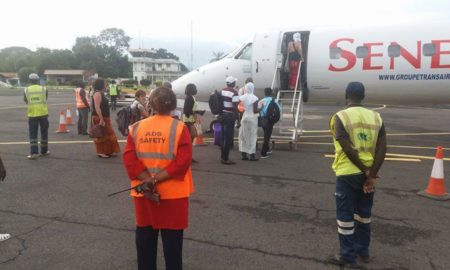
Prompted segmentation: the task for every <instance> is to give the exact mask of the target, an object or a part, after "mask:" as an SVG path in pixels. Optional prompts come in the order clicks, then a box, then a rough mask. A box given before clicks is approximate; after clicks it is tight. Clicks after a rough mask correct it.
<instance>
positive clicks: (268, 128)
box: [261, 121, 273, 156]
mask: <svg viewBox="0 0 450 270" xmlns="http://www.w3.org/2000/svg"><path fill="white" fill-rule="evenodd" d="M263 130H264V142H263V145H262V149H261V156H266V155H267V152H268V151H269V142H270V137H271V136H272V131H273V123H269V122H268V121H267V126H265V127H263Z"/></svg>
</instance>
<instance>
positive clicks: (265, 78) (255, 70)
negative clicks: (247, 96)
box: [252, 32, 280, 89]
mask: <svg viewBox="0 0 450 270" xmlns="http://www.w3.org/2000/svg"><path fill="white" fill-rule="evenodd" d="M279 37H280V35H279V33H278V32H274V33H261V34H256V35H255V39H254V40H253V52H252V77H253V81H254V83H255V86H256V88H258V89H264V88H265V87H270V86H271V85H272V79H273V76H274V72H275V70H276V66H275V65H276V63H275V59H276V55H277V47H278V43H279Z"/></svg>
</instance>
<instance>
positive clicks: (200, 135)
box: [192, 123, 208, 146]
mask: <svg viewBox="0 0 450 270" xmlns="http://www.w3.org/2000/svg"><path fill="white" fill-rule="evenodd" d="M195 128H196V129H197V136H196V137H195V138H194V142H193V143H192V144H193V145H194V146H205V145H208V144H207V143H205V141H204V140H203V131H202V126H201V124H200V123H198V124H195Z"/></svg>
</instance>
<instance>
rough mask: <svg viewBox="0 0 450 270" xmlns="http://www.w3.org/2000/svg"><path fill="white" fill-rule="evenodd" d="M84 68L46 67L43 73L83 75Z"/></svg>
mask: <svg viewBox="0 0 450 270" xmlns="http://www.w3.org/2000/svg"><path fill="white" fill-rule="evenodd" d="M85 72H86V70H84V69H46V70H45V71H44V75H84V73H85Z"/></svg>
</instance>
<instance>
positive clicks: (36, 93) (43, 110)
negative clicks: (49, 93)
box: [25, 84, 48, 117]
mask: <svg viewBox="0 0 450 270" xmlns="http://www.w3.org/2000/svg"><path fill="white" fill-rule="evenodd" d="M25 96H26V97H27V101H28V109H27V115H28V117H38V116H44V115H48V107H47V97H46V91H45V88H44V87H42V86H40V85H37V84H35V85H31V86H30V87H27V88H25Z"/></svg>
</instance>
